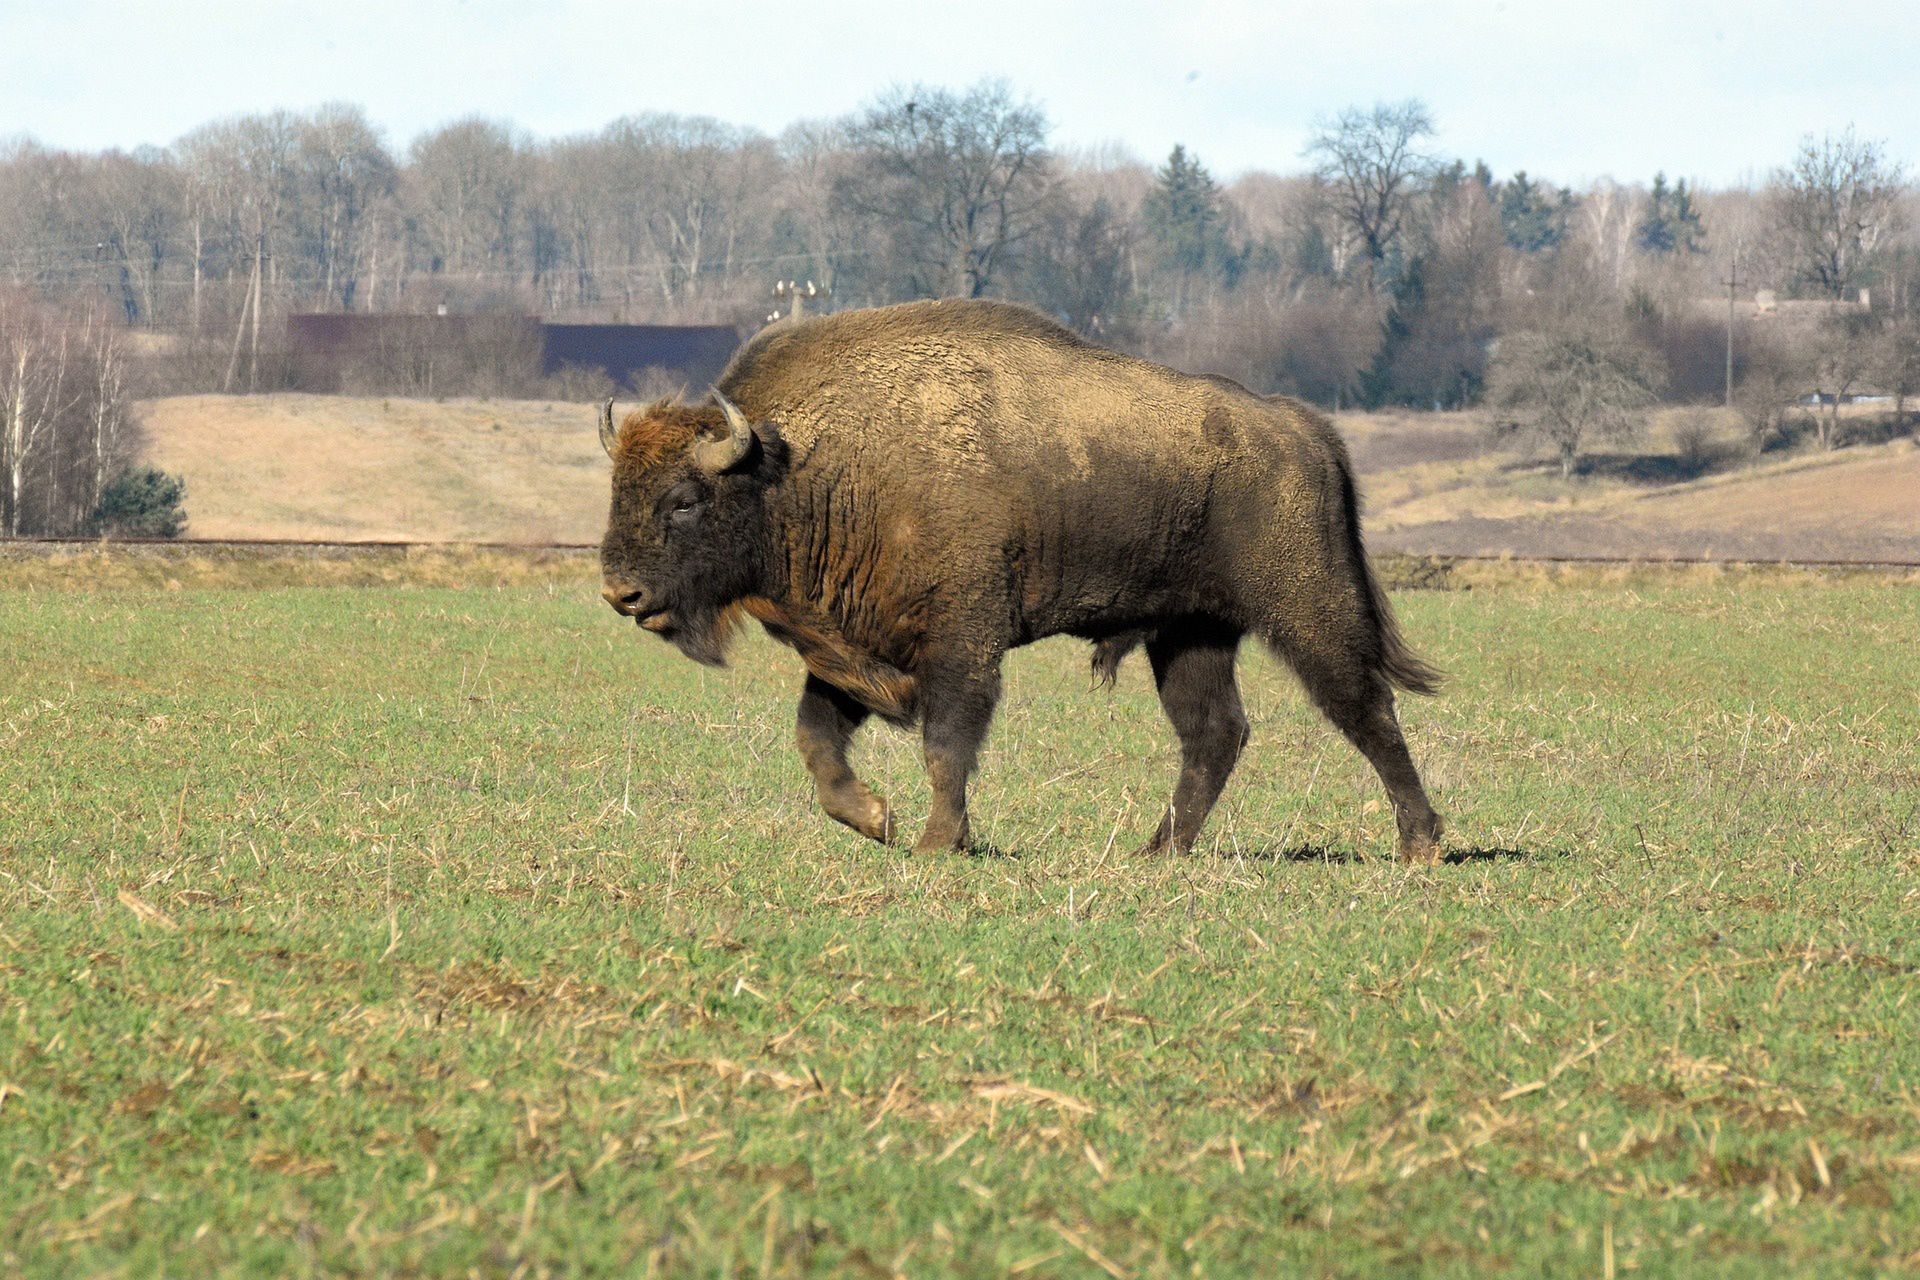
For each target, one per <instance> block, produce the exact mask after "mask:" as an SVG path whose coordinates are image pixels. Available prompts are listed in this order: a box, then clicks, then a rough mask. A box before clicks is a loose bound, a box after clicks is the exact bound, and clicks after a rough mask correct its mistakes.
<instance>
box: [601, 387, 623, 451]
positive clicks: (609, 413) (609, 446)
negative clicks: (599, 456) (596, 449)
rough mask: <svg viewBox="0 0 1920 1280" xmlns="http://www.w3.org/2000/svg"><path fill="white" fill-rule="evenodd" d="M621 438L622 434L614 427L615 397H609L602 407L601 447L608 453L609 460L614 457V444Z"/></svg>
mask: <svg viewBox="0 0 1920 1280" xmlns="http://www.w3.org/2000/svg"><path fill="white" fill-rule="evenodd" d="M619 438H620V433H619V432H618V431H616V430H614V426H613V397H612V396H608V397H607V402H606V403H605V404H603V405H601V406H600V447H601V448H602V449H605V450H606V451H607V456H608V457H609V458H611V457H612V456H613V442H614V441H615V440H618V439H619Z"/></svg>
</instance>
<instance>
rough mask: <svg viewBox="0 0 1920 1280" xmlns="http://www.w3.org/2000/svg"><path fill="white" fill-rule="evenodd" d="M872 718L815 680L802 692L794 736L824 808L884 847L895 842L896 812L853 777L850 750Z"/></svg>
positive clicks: (829, 814)
mask: <svg viewBox="0 0 1920 1280" xmlns="http://www.w3.org/2000/svg"><path fill="white" fill-rule="evenodd" d="M869 714H871V713H870V712H869V711H868V710H867V708H866V706H865V705H864V704H862V703H860V702H858V701H856V700H855V699H853V698H851V697H849V696H848V695H847V694H845V693H843V692H841V691H840V690H839V689H836V688H834V687H833V686H832V685H830V684H828V683H827V682H826V681H824V680H821V679H819V678H817V677H815V676H808V677H807V684H806V688H805V689H803V690H802V691H801V693H800V713H799V715H798V717H797V718H796V721H797V722H796V725H795V732H794V738H795V741H796V744H797V745H798V746H799V748H800V758H801V759H802V760H803V761H805V762H806V766H807V772H808V773H810V774H812V775H813V784H814V787H815V788H816V789H817V790H818V791H819V793H820V807H821V808H823V809H825V810H826V811H827V816H829V817H831V818H832V819H833V820H834V821H836V822H841V823H845V824H846V825H847V826H849V827H852V828H853V829H854V830H855V831H858V832H859V833H860V834H861V835H863V836H866V837H867V838H868V839H871V840H878V841H880V842H881V843H882V844H891V843H893V835H894V833H893V813H892V810H891V809H890V808H889V807H888V805H887V802H886V801H885V800H883V799H881V798H880V797H879V796H877V795H875V794H874V793H873V791H872V789H870V788H869V787H868V786H867V784H866V783H864V782H862V781H860V779H859V778H857V777H855V776H854V772H853V767H852V766H851V765H850V764H848V763H847V748H848V747H849V746H850V745H851V744H852V742H853V734H854V731H855V730H856V729H858V728H859V727H860V725H861V724H862V723H863V722H864V721H865V720H866V718H867V716H868V715H869Z"/></svg>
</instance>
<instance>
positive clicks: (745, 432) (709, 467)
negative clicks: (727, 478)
mask: <svg viewBox="0 0 1920 1280" xmlns="http://www.w3.org/2000/svg"><path fill="white" fill-rule="evenodd" d="M713 398H714V399H715V400H716V401H718V402H719V404H720V412H721V413H723V414H725V415H726V419H727V438H726V439H724V440H702V441H700V443H698V444H696V445H694V447H693V460H694V461H695V462H697V463H698V464H699V465H700V468H701V470H703V471H708V472H711V473H713V474H714V475H719V474H720V473H721V472H723V471H730V470H732V469H733V468H734V467H737V466H739V465H740V460H741V459H742V458H744V457H746V456H747V450H749V449H751V448H753V424H751V423H749V422H748V421H747V415H746V414H744V413H742V412H740V410H739V408H738V407H737V406H736V405H735V404H734V403H733V401H731V400H729V399H727V398H726V397H725V396H723V395H721V394H720V391H719V389H718V388H715V389H714V393H713Z"/></svg>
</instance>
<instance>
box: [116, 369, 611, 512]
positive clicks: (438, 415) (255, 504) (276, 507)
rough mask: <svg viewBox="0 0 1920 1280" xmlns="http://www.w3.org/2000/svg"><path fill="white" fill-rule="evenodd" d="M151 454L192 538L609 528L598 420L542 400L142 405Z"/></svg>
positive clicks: (285, 399) (303, 398) (294, 398)
mask: <svg viewBox="0 0 1920 1280" xmlns="http://www.w3.org/2000/svg"><path fill="white" fill-rule="evenodd" d="M140 418H141V422H142V425H143V426H144V427H145V429H146V432H147V435H148V439H149V450H148V460H149V461H151V462H152V463H153V464H154V465H156V466H159V467H162V468H165V469H166V470H168V471H173V472H177V473H179V474H181V475H183V476H185V477H186V481H187V512H188V517H189V521H190V525H189V528H188V532H189V533H190V534H191V535H193V536H194V537H199V538H326V539H335V538H339V539H362V540H380V539H400V540H418V541H430V542H439V541H482V542H588V541H597V540H598V539H599V537H600V533H601V531H602V529H604V528H605V524H606V492H605V485H606V479H605V475H604V470H605V467H606V458H605V456H604V455H603V454H602V453H601V452H600V445H599V442H598V440H597V438H596V437H595V435H594V430H593V421H594V413H593V410H592V409H591V408H586V407H582V406H580V405H569V404H551V403H546V402H541V401H520V400H504V401H486V400H447V401H433V400H406V399H400V398H392V399H379V398H365V399H356V398H353V397H349V396H312V395H271V396H179V397H173V398H170V399H166V400H150V401H144V402H142V404H141V405H140Z"/></svg>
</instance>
